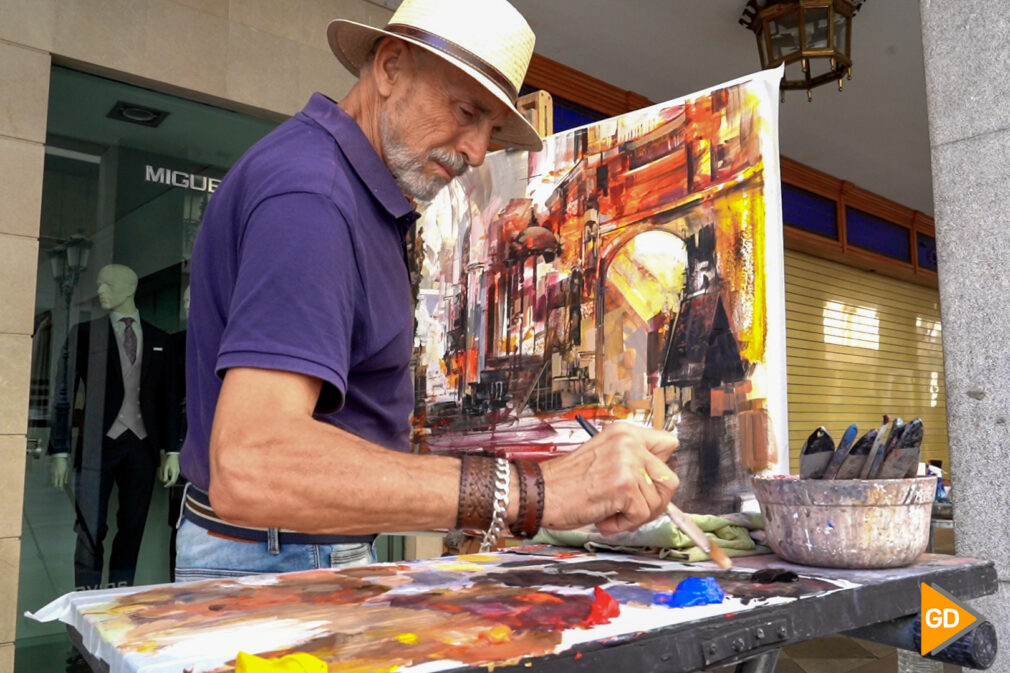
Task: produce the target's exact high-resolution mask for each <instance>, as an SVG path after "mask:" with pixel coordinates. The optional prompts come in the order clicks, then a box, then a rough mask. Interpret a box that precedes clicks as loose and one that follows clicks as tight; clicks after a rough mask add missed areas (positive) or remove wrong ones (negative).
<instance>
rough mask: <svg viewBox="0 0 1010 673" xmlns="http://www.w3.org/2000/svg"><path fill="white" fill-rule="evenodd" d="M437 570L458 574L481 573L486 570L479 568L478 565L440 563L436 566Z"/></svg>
mask: <svg viewBox="0 0 1010 673" xmlns="http://www.w3.org/2000/svg"><path fill="white" fill-rule="evenodd" d="M435 568H436V569H438V570H450V571H457V572H480V571H481V570H484V567H483V566H479V565H477V564H476V563H438V564H436V565H435Z"/></svg>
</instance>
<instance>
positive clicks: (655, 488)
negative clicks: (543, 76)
mask: <svg viewBox="0 0 1010 673" xmlns="http://www.w3.org/2000/svg"><path fill="white" fill-rule="evenodd" d="M677 445H678V442H677V438H676V436H675V435H672V434H670V433H668V432H660V431H658V430H652V429H649V428H642V427H638V426H635V425H631V424H630V423H613V424H611V425H609V426H608V427H607V428H606V429H604V430H603V431H602V432H601V433H600V434H598V435H596V436H595V437H593V438H592V439H590V440H589V441H588V442H586V443H585V444H583V445H582V446H581V447H579V449H578V450H576V451H574V452H572V453H570V454H568V455H566V456H562V457H560V458H553V459H551V460H547V461H544V462H543V463H541V467H542V469H543V473H544V484H545V486H546V502H545V504H544V520H543V525H544V527H545V528H554V529H557V530H569V529H572V528H578V527H579V526H583V525H586V524H596V527H597V528H599V530H600V532H601V533H603V534H604V535H613V534H614V533H619V532H623V531H629V530H635V529H636V528H638V527H639V526H641V525H642V524H644V523H647V522H649V521H652V520H653V519H655V518H656V517H657V516H659V515H660V514H662V513H663V511H664V510H665V509H666V506H667V505H668V504H669V502H670V498H671V497H673V493H674V491H676V490H677V486H678V485H679V484H680V481H679V480H678V479H677V475H676V474H674V473H673V470H671V469H670V468H669V467H667V465H666V459H667V458H669V457H670V454H671V453H673V452H674V450H676V448H677Z"/></svg>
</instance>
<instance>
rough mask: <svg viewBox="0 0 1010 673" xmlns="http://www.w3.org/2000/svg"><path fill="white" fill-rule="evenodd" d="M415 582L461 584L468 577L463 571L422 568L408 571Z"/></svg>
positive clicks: (432, 584) (424, 583) (436, 584)
mask: <svg viewBox="0 0 1010 673" xmlns="http://www.w3.org/2000/svg"><path fill="white" fill-rule="evenodd" d="M408 575H409V577H410V579H411V580H413V582H414V583H415V584H422V585H424V586H439V585H443V584H462V583H463V582H465V581H466V580H467V579H468V578H467V576H466V574H465V573H456V572H446V571H444V570H424V571H421V572H416V573H408Z"/></svg>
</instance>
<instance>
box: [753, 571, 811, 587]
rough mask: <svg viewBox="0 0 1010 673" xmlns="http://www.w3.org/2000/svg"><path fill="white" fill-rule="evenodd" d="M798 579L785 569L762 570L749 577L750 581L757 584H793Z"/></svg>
mask: <svg viewBox="0 0 1010 673" xmlns="http://www.w3.org/2000/svg"><path fill="white" fill-rule="evenodd" d="M799 578H800V576H799V575H797V574H796V573H794V572H793V571H792V570H786V569H785V568H762V569H761V570H757V571H755V572H754V574H752V575H751V576H750V581H751V582H756V583H758V584H772V583H774V582H795V581H796V580H798V579H799Z"/></svg>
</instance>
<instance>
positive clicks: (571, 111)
mask: <svg viewBox="0 0 1010 673" xmlns="http://www.w3.org/2000/svg"><path fill="white" fill-rule="evenodd" d="M534 91H536V89H535V88H534V87H531V86H523V87H522V89H521V90H520V92H519V95H521V96H525V95H526V94H528V93H532V92H534ZM551 102H552V103H553V106H554V107H553V114H554V133H561V132H562V131H567V130H569V129H574V128H578V127H580V126H585V125H586V124H592V123H593V122H597V121H600V120H601V119H606V118H607V115H605V114H603V113H602V112H597V111H596V110H593V109H591V108H588V107H586V106H584V105H579V104H578V103H576V102H574V101H570V100H568V99H566V98H561V97H560V96H556V95H554V94H551Z"/></svg>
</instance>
